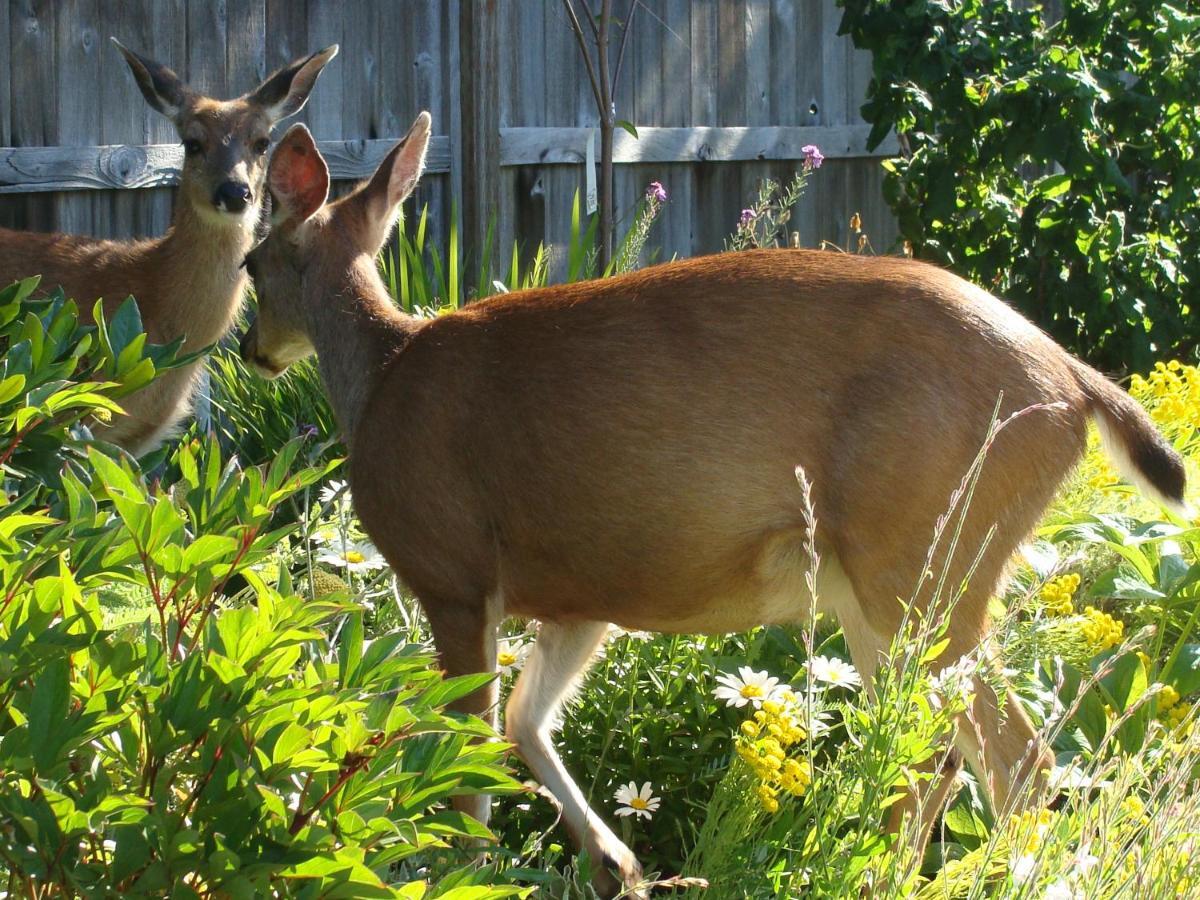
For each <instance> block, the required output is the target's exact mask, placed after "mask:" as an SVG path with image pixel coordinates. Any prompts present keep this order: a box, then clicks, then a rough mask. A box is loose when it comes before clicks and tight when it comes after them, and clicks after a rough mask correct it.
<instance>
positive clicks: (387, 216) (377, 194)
mask: <svg viewBox="0 0 1200 900" xmlns="http://www.w3.org/2000/svg"><path fill="white" fill-rule="evenodd" d="M432 125H433V120H432V119H431V118H430V116H429V113H427V112H422V113H421V114H420V115H418V116H417V120H416V121H415V122H413V124H412V127H411V128H410V129H408V134H406V135H405V136H404V137H403V138H402V139H401V140H400V143H398V144H397V145H396V146H395V147H393V148H392V149H391V151H389V152H388V155H387V156H386V157H384V160H383V162H382V163H380V165H379V168H378V169H376V170H375V174H374V175H372V176H371V180H370V182H368V183H367V186H366V187H364V188H363V190H362V193H361V198H362V202H364V203H365V204H366V214H367V221H368V222H369V224H370V225H371V226H372V227H373V228H375V229H376V230H377V231H378V232H379V244H380V245H381V246H382V244H383V242H384V241H385V240H387V236H388V235H389V234H390V233H391V230H392V226H393V225H395V224H396V216H397V215H398V214H399V212H400V204H401V203H402V202H403V201H404V199H405V198H406V197H407V196H408V195H409V194H411V193H412V192H413V188H415V187H416V186H417V182H418V181H419V180H420V178H421V173H422V172H423V171H424V170H425V151H426V150H427V149H429V132H430V129H431V127H432Z"/></svg>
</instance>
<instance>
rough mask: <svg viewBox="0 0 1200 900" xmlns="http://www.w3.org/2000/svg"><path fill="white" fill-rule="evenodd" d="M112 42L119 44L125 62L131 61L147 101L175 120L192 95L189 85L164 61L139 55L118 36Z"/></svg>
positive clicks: (138, 84) (134, 74)
mask: <svg viewBox="0 0 1200 900" xmlns="http://www.w3.org/2000/svg"><path fill="white" fill-rule="evenodd" d="M112 42H113V43H114V44H116V45H117V49H118V50H120V51H121V55H122V56H124V57H125V62H127V63H129V68H130V70H131V71H132V72H133V77H134V78H135V79H136V80H137V86H138V87H139V88H140V89H141V91H142V96H143V97H145V98H146V102H147V103H149V104H150V105H151V106H152V107H154V108H155V109H156V110H158V111H159V112H160V113H162V114H163V115H164V116H166V117H167V118H168V119H171V120H172V121H174V120H175V119H176V118H177V117H178V116H179V111H180V110H181V109H183V107H184V105H185V104H186V103H187V102H188V100H189V99H190V98H191V96H192V92H191V91H190V90H189V89H188V86H187V85H186V84H184V83H183V81H182V80H180V78H179V76H178V75H176V74H175V73H174V72H173V71H172V70H171V69H168V68H167V67H166V66H164V65H163V64H162V63H156V62H155V61H154V60H152V59H147V58H146V57H145V56H139V55H138V54H136V53H134V52H133V51H132V50H130V49H129V48H128V47H126V46H125V45H124V44H122V43H121V42H120V41H118V40H117V39H116V38H113V39H112Z"/></svg>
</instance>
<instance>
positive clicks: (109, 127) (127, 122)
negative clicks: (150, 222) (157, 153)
mask: <svg viewBox="0 0 1200 900" xmlns="http://www.w3.org/2000/svg"><path fill="white" fill-rule="evenodd" d="M147 3H148V0H137V2H129V3H121V4H119V5H117V6H116V7H115V8H114V9H111V10H108V9H106V10H105V11H104V13H105V15H104V18H103V21H102V28H101V30H100V34H99V47H98V50H97V56H98V57H99V65H100V80H99V91H100V93H99V103H98V107H99V111H100V143H102V144H144V143H147V142H148V141H149V138H150V124H149V119H150V116H151V115H157V114H156V113H153V112H152V110H151V109H150V107H149V106H148V105H147V104H146V101H145V100H144V99H143V98H142V92H141V91H139V90H138V87H137V82H136V81H134V78H133V75H132V73H130V71H129V66H127V65H126V64H125V59H124V57H123V56H121V54H120V52H119V51H118V50H117V48H116V47H115V46H114V45H113V43H112V41H110V40H109V38H110V37H115V38H116V39H117V40H119V41H120V42H121V43H122V44H124V45H125V46H126V47H129V48H130V49H131V50H135V51H137V52H138V53H150V52H151V51H150V46H151V40H150V31H151V16H150V14H149V10H148V9H147V8H146V7H147ZM147 199H148V198H146V197H144V196H143V194H142V192H141V191H105V192H104V193H103V196H97V197H95V198H94V199H93V202H94V203H95V204H96V205H97V207H100V208H102V209H103V210H104V214H105V215H106V216H107V223H108V227H107V228H105V227H102V226H101V225H100V222H99V220H97V227H96V233H97V234H103V235H106V236H109V237H117V238H128V237H134V236H140V237H145V236H148V233H147V232H146V231H145V230H143V228H142V227H141V224H142V222H143V221H144V216H139V211H140V210H141V209H142V208H143V207H145V206H146V201H147Z"/></svg>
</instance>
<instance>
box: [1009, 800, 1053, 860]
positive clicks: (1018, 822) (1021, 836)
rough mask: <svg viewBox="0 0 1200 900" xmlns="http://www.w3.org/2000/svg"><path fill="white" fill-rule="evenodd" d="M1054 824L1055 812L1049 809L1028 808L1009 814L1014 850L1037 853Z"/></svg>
mask: <svg viewBox="0 0 1200 900" xmlns="http://www.w3.org/2000/svg"><path fill="white" fill-rule="evenodd" d="M1053 824H1054V813H1053V812H1052V811H1051V810H1048V809H1039V810H1036V811H1035V810H1031V809H1027V810H1025V811H1024V812H1023V813H1021V814H1020V815H1015V814H1014V815H1012V816H1009V819H1008V836H1009V840H1010V841H1011V842H1012V846H1013V848H1014V850H1016V851H1019V852H1020V853H1021V854H1022V855H1026V854H1030V853H1036V852H1037V851H1038V849H1039V848H1040V847H1041V846H1042V839H1043V838H1044V837H1045V836H1046V832H1047V831H1049V830H1050V827H1051V826H1052V825H1053Z"/></svg>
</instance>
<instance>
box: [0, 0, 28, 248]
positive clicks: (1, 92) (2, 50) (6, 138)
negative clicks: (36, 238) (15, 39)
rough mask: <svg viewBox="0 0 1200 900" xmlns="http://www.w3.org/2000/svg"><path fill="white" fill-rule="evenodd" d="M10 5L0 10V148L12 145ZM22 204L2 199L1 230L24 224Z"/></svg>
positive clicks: (6, 198) (18, 201)
mask: <svg viewBox="0 0 1200 900" xmlns="http://www.w3.org/2000/svg"><path fill="white" fill-rule="evenodd" d="M10 5H11V0H9V2H6V3H5V4H4V6H3V8H0V147H8V146H10V145H11V144H12V114H11V111H12V86H11V76H12V71H11V70H12V67H11V65H5V63H6V61H8V60H10V59H12V42H11V40H10V38H9V34H10V31H11V26H12V19H11V18H10V16H9V13H10V9H9V7H10ZM20 204H21V198H20V197H17V196H7V195H6V196H4V197H0V228H17V227H20V226H22V225H23V224H24V223H23V222H22V221H21V219H22V217H21V216H20V215H19V212H20V211H19V210H18V206H19V205H20Z"/></svg>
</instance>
